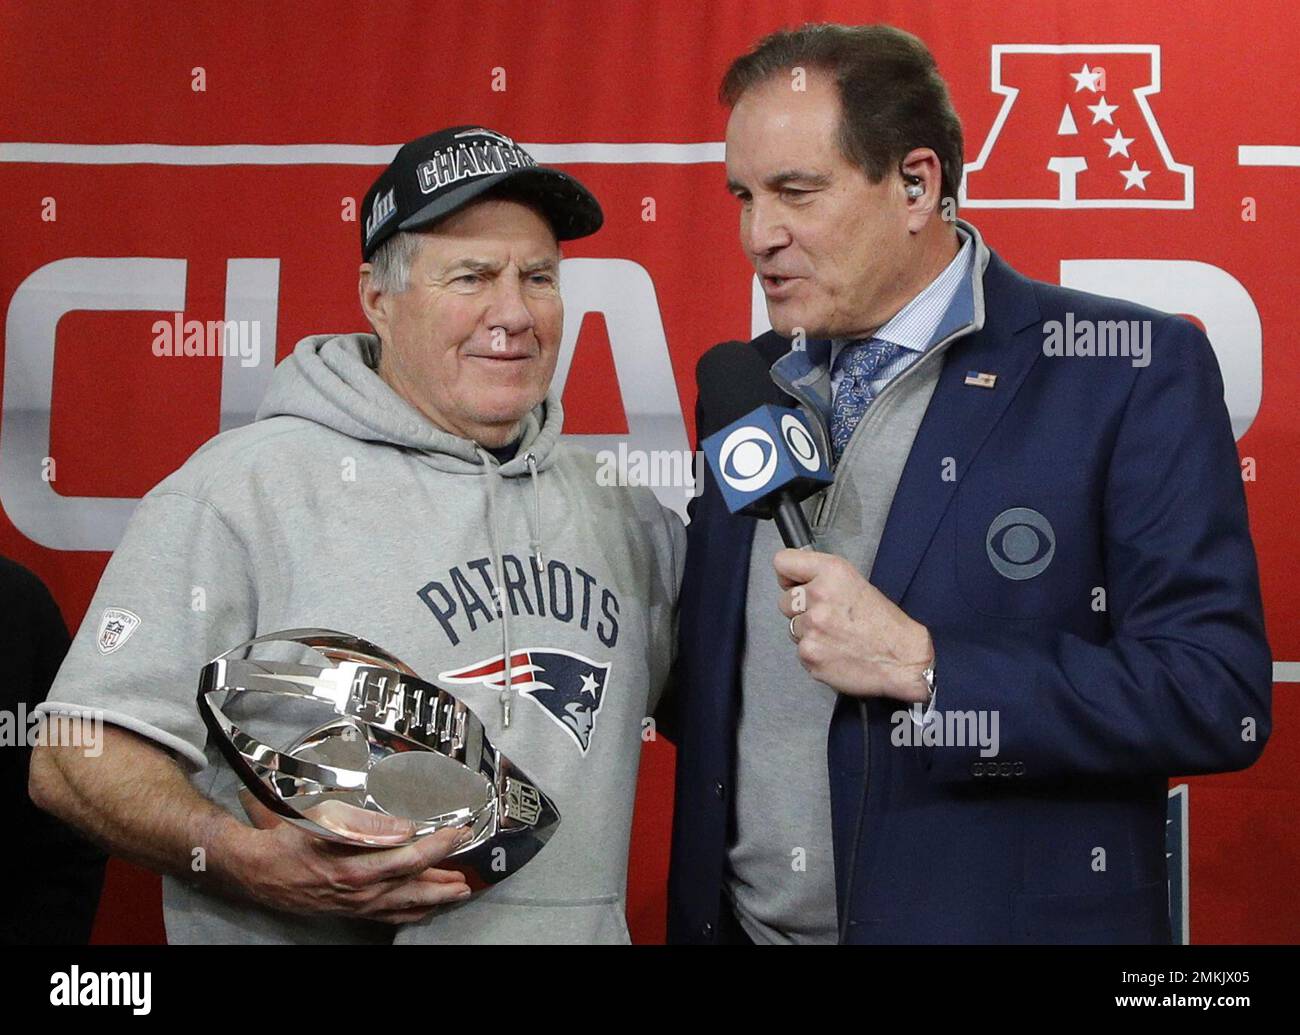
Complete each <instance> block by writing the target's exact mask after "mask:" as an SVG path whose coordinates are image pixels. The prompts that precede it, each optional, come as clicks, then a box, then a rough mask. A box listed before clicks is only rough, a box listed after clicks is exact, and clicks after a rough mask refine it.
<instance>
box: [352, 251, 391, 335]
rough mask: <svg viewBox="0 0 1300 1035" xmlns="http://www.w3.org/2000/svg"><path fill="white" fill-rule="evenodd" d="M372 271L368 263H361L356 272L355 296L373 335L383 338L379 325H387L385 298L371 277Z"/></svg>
mask: <svg viewBox="0 0 1300 1035" xmlns="http://www.w3.org/2000/svg"><path fill="white" fill-rule="evenodd" d="M373 272H374V269H373V267H372V266H371V265H370V263H368V262H363V263H362V264H361V266H360V268H359V269H358V270H357V295H358V297H359V298H360V299H361V311H362V312H363V313H365V314H366V319H367V320H369V321H370V326H371V327H373V328H374V329H375V333H376V334H378V335H379V336H380V337H383V333H382V332H381V330H380V327H381V325H382V326H384V327H386V326H387V324H388V306H387V305H386V304H385V303H386V301H387V296H386V294H385V292H384V291H382V290H381V289H380V287H379V285H378V284H376V283H375V278H374V276H373Z"/></svg>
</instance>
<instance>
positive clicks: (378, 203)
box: [366, 187, 397, 244]
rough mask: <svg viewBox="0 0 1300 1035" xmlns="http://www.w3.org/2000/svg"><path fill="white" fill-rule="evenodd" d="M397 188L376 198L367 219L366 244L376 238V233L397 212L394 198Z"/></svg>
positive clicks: (391, 188)
mask: <svg viewBox="0 0 1300 1035" xmlns="http://www.w3.org/2000/svg"><path fill="white" fill-rule="evenodd" d="M394 189H395V188H393V187H390V188H388V190H387V191H385V192H384V193H383V194H380V195H379V196H378V197H376V198H375V203H374V204H373V205H371V206H370V215H368V216H367V217H366V243H367V244H368V243H369V242H370V239H371V238H373V237H374V236H375V231H376V230H378V229H379V228H380V227H381V226H383V225H384V224H385V223H387V222H388V220H389V219H390V218H392V215H393V213H394V212H396V211H397V200H396V199H395V198H394V197H393V191H394Z"/></svg>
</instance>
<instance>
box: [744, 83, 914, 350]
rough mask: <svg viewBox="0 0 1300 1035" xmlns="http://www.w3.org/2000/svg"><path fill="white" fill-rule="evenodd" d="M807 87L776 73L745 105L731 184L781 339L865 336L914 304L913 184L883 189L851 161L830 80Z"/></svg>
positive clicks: (892, 183)
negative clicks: (841, 139) (909, 193)
mask: <svg viewBox="0 0 1300 1035" xmlns="http://www.w3.org/2000/svg"><path fill="white" fill-rule="evenodd" d="M804 85H805V86H806V89H804V90H796V89H793V88H792V78H791V77H790V76H789V75H786V74H778V75H776V76H773V77H772V78H771V79H769V80H767V81H766V82H763V83H760V84H759V85H757V86H755V87H753V88H751V89H750V90H748V91H746V92H745V93H744V94H743V95H742V96H741V98H740V100H739V101H738V102H737V104H736V106H735V108H734V109H732V113H731V118H730V120H729V121H728V123H727V183H728V187H729V188H730V190H731V192H732V193H733V194H734V195H735V196H736V197H737V198H738V199H739V200H740V203H741V211H740V240H741V245H742V246H743V247H744V249H745V253H746V255H748V256H749V259H750V261H751V262H752V263H753V264H754V269H755V270H756V271H757V272H758V274H759V277H760V280H761V283H762V286H763V292H764V294H765V295H766V296H767V312H768V318H769V319H770V320H771V322H772V326H773V328H775V329H776V330H777V331H778V332H779V333H781V334H784V335H786V336H792V335H793V334H794V333H795V332H796V331H797V330H798V329H800V328H802V329H803V331H804V332H805V333H806V335H807V336H808V337H810V338H829V337H858V336H861V335H865V334H867V333H869V332H870V331H873V330H875V329H876V328H877V327H879V326H880V325H881V324H883V323H884V322H885V321H887V320H888V319H889V318H890V317H891V316H893V315H894V314H895V313H896V312H897V311H898V310H899V309H900V308H901V307H902V306H903V304H904V303H905V302H906V301H907V299H908V298H909V297H911V294H912V293H913V291H912V287H911V286H910V285H911V279H912V278H913V276H914V272H913V271H911V270H910V269H909V268H908V263H909V261H910V260H909V258H908V256H907V247H908V238H909V234H908V228H907V204H906V196H905V194H904V193H903V187H904V184H903V181H902V178H901V177H899V176H886V177H885V178H884V179H883V180H882V181H881V182H880V183H876V184H873V183H872V182H871V181H870V180H868V179H867V176H866V174H865V173H864V172H863V171H862V170H861V168H859V167H858V166H856V165H853V164H851V163H850V162H848V161H847V160H846V159H845V158H844V156H843V154H841V152H840V148H839V145H838V142H837V139H836V137H837V132H838V128H839V118H840V102H839V97H838V95H837V93H836V89H835V84H834V81H833V80H832V79H831V78H830V77H828V76H826V75H824V74H822V73H818V72H812V71H810V72H809V74H808V76H807V79H806V82H805V83H804Z"/></svg>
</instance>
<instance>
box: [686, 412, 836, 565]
mask: <svg viewBox="0 0 1300 1035" xmlns="http://www.w3.org/2000/svg"><path fill="white" fill-rule="evenodd" d="M700 448H701V449H703V450H704V457H705V459H706V460H707V461H708V463H709V469H710V470H711V471H712V472H713V476H714V477H715V478H716V479H717V481H718V488H719V489H720V490H721V492H722V498H723V500H724V501H725V502H726V504H727V509H728V510H730V511H731V512H732V513H733V514H747V515H749V516H751V517H761V518H768V517H770V518H773V519H774V520H775V521H776V527H777V529H778V530H779V531H780V533H781V540H782V542H784V543H785V545H786V546H788V547H791V548H792V549H796V550H802V549H806V548H809V547H811V546H812V542H813V536H812V529H810V528H809V527H808V521H807V519H806V518H805V517H804V514H803V509H802V508H801V507H800V506H799V502H800V500H804V499H807V498H808V497H809V496H811V495H812V494H813V493H814V492H816V491H817V490H818V489H821V488H823V487H824V486H827V485H830V484H831V482H832V481H833V480H834V479H833V478H832V476H831V471H830V467H829V466H828V465H827V463H826V460H825V458H824V457H823V456H822V454H821V450H820V449H818V448H817V439H816V438H815V437H814V435H813V431H812V428H810V427H809V426H808V422H807V420H805V418H804V416H803V414H802V413H800V412H799V411H798V410H792V409H789V408H788V407H785V406H772V405H766V406H760V407H758V409H756V410H753V411H751V412H750V413H748V414H746V415H745V416H744V417H741V418H740V419H739V420H738V421H734V422H733V423H731V424H728V425H727V426H726V427H725V428H723V429H722V430H721V431H717V432H714V433H713V434H712V435H710V436H709V437H708V438H706V439H705V440H704V441H703V442H701V443H700Z"/></svg>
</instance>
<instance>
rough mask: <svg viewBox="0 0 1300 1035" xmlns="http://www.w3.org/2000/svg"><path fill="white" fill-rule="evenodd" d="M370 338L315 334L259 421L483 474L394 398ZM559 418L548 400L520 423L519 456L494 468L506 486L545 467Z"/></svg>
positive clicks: (298, 351)
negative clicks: (322, 429) (291, 423)
mask: <svg viewBox="0 0 1300 1035" xmlns="http://www.w3.org/2000/svg"><path fill="white" fill-rule="evenodd" d="M378 355H379V342H378V339H376V338H375V336H374V335H373V334H316V335H312V336H311V337H308V338H304V339H303V340H302V341H300V342H299V343H298V344H297V345H296V346H295V347H294V350H293V352H292V353H290V354H289V355H288V356H287V357H285V359H284V360H283V361H282V362H281V363H280V364H279V365H278V366H277V367H276V368H275V373H274V374H273V375H272V378H271V384H270V386H269V388H268V389H267V392H266V395H265V396H264V397H263V399H262V404H261V406H260V407H258V411H257V419H258V420H266V419H268V418H270V417H278V416H292V417H303V418H305V419H307V420H310V421H314V422H315V423H317V424H323V425H325V426H326V427H328V428H333V429H334V430H335V431H338V432H341V433H342V434H344V435H347V436H348V437H349V438H355V439H360V440H361V441H364V442H384V443H387V444H389V445H394V446H401V447H403V448H405V449H410V450H414V451H416V452H418V453H420V454H422V456H421V459H422V460H424V462H426V463H428V464H429V465H430V466H431V467H435V468H437V469H438V470H441V471H449V472H452V473H455V474H478V475H482V474H484V473H485V471H484V468H485V467H486V466H488V465H492V464H495V458H493V457H492V455H491V454H490V453H488V452H487V450H485V449H484V448H483V447H482V446H480V445H478V443H476V442H473V441H471V440H469V439H466V438H461V437H460V436H458V435H453V434H451V433H450V432H447V431H443V430H442V429H441V428H438V427H436V426H435V425H434V424H433V423H431V422H430V420H429V418H427V417H426V416H424V414H422V413H420V412H419V411H418V410H417V409H415V407H413V406H412V405H411V404H410V403H408V402H407V401H406V400H405V399H403V398H402V397H401V396H399V395H398V394H397V393H396V392H394V391H393V389H392V388H390V387H389V386H388V383H387V382H386V381H384V380H383V378H381V377H380V376H379V374H378V373H377V372H376V370H375V368H374V364H375V361H376V359H377V357H378ZM563 424H564V411H563V409H562V408H561V406H560V400H559V398H558V397H557V396H556V395H555V394H554V393H553V392H552V393H548V395H547V397H546V399H545V400H544V401H543V402H542V403H541V404H540V405H539V406H537V407H536V408H535V409H534V410H533V411H532V412H531V413H529V414H527V415H526V416H525V417H524V419H523V424H522V427H521V429H520V430H521V435H520V438H519V449H518V452H516V454H515V456H514V458H513V459H512V460H510V461H509V462H508V463H505V464H501V465H499V468H500V470H499V472H498V473H499V474H500V475H501V476H502V477H503V478H514V477H520V476H523V475H527V474H529V469H528V468H529V465H528V463H527V461H526V457H527V456H528V455H529V454H532V456H533V459H534V462H535V464H536V467H537V469H538V470H545V469H546V468H547V467H548V466H550V464H551V461H552V453H553V451H554V449H555V445H556V443H557V442H558V441H559V439H560V432H561V429H562V427H563Z"/></svg>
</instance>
